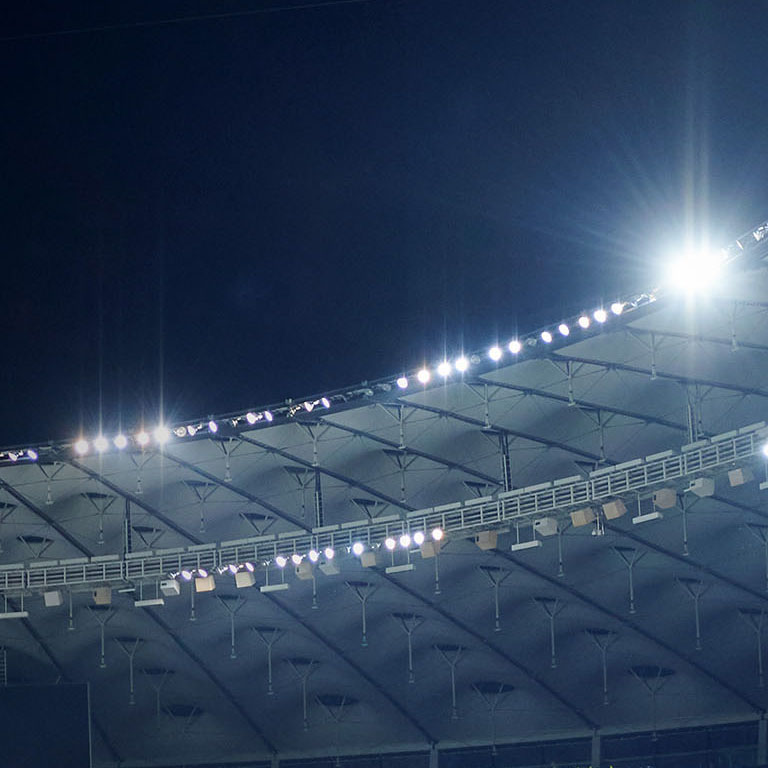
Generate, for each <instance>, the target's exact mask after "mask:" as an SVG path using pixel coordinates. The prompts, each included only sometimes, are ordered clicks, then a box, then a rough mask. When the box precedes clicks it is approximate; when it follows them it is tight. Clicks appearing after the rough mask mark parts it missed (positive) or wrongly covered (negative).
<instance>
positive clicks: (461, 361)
mask: <svg viewBox="0 0 768 768" xmlns="http://www.w3.org/2000/svg"><path fill="white" fill-rule="evenodd" d="M453 367H454V368H455V369H456V370H457V371H458V372H459V373H464V371H466V370H467V369H468V368H469V360H467V358H466V357H464V355H462V356H461V357H457V358H456V361H455V362H454V364H453Z"/></svg>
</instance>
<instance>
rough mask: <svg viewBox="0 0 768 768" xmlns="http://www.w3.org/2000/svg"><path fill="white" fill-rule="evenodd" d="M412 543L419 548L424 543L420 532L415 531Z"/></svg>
mask: <svg viewBox="0 0 768 768" xmlns="http://www.w3.org/2000/svg"><path fill="white" fill-rule="evenodd" d="M413 543H414V544H415V545H416V546H417V547H420V546H421V545H422V544H423V543H424V534H423V533H422V532H421V531H416V533H414V534H413Z"/></svg>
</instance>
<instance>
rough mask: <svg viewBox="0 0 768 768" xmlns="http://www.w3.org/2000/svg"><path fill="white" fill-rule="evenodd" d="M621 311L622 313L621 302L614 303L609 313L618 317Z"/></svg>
mask: <svg viewBox="0 0 768 768" xmlns="http://www.w3.org/2000/svg"><path fill="white" fill-rule="evenodd" d="M623 311H624V302H623V301H614V302H613V304H611V312H613V314H614V315H620V314H621V313H622V312H623Z"/></svg>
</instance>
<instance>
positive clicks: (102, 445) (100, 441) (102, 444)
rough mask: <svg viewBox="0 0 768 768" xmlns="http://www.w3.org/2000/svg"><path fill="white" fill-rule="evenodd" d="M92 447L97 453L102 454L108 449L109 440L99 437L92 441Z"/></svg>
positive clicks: (102, 436)
mask: <svg viewBox="0 0 768 768" xmlns="http://www.w3.org/2000/svg"><path fill="white" fill-rule="evenodd" d="M93 447H94V448H95V449H96V451H97V452H98V453H104V451H106V450H107V448H109V440H107V438H106V437H104V435H99V436H98V437H97V438H95V439H94V441H93Z"/></svg>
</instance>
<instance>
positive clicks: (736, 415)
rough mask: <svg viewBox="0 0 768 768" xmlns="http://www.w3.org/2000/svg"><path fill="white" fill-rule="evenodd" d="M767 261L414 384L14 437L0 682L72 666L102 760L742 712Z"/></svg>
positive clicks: (3, 488) (752, 678) (687, 721)
mask: <svg viewBox="0 0 768 768" xmlns="http://www.w3.org/2000/svg"><path fill="white" fill-rule="evenodd" d="M756 240H757V239H756ZM758 242H759V241H758ZM761 256H762V254H761V253H757V254H752V258H751V259H750V261H749V262H748V263H746V264H744V265H742V266H740V267H739V268H734V269H733V270H732V272H731V273H730V274H729V275H728V278H727V279H723V281H722V283H721V284H720V285H719V286H717V287H716V288H715V290H714V291H713V292H712V293H711V294H710V295H709V296H708V298H706V299H697V300H696V301H695V302H690V301H686V300H681V299H679V298H676V297H673V296H671V295H669V296H659V297H658V298H656V300H654V301H648V302H647V303H643V304H640V305H638V306H637V307H636V308H633V309H632V311H626V312H624V313H623V314H621V315H620V316H616V317H613V318H611V319H610V320H609V321H608V322H606V323H605V324H604V325H602V326H601V327H600V329H599V330H596V331H595V330H594V329H590V332H589V333H583V334H579V333H576V332H574V333H571V334H570V335H569V336H567V337H565V336H562V334H561V336H560V338H559V339H557V340H556V343H555V342H553V343H552V344H547V343H546V342H544V343H537V344H536V345H533V344H530V345H529V346H528V348H524V351H525V354H520V355H518V358H519V359H517V358H515V359H513V356H512V355H511V354H510V353H508V352H506V353H505V356H504V357H503V358H502V359H501V360H499V361H498V362H497V363H493V364H488V363H487V361H483V362H482V363H473V364H472V365H471V366H470V367H469V368H468V370H467V371H465V372H463V373H459V372H455V371H454V372H453V374H452V375H450V376H448V377H446V378H445V379H442V378H441V377H440V376H438V375H434V374H433V376H432V379H431V381H430V383H429V384H428V385H427V386H420V387H416V386H409V388H408V389H403V390H401V389H400V388H399V387H397V386H396V383H395V379H393V380H392V382H391V383H388V382H379V383H374V384H372V385H370V386H368V387H363V388H362V389H359V390H354V389H350V390H348V393H349V394H350V396H349V397H347V396H345V397H343V398H342V397H340V396H338V393H329V395H328V397H329V405H330V407H328V408H326V407H324V404H323V403H322V402H319V403H318V405H317V407H314V406H313V407H312V408H311V409H307V408H306V407H303V404H299V405H300V406H301V407H299V408H298V409H295V410H294V412H293V413H291V414H289V415H286V414H284V413H283V414H276V418H274V420H273V421H268V420H267V419H265V418H261V419H258V420H255V421H253V423H250V421H249V420H248V419H246V418H245V413H246V412H244V414H243V415H242V418H239V419H236V423H234V424H233V423H232V418H233V417H231V416H230V417H226V418H222V419H219V420H217V429H216V431H215V432H212V431H211V430H210V429H208V428H207V427H205V425H203V426H204V428H202V429H200V430H199V431H196V432H195V434H194V435H190V434H189V432H186V433H185V436H184V437H183V438H175V437H174V438H171V439H170V440H169V441H168V442H167V443H165V444H164V445H162V446H159V445H157V444H156V443H155V442H153V441H150V442H149V443H148V444H147V445H145V446H143V447H142V446H138V445H136V444H134V443H130V444H129V445H127V446H126V448H125V449H124V450H112V449H110V450H105V451H104V452H102V453H96V452H94V451H92V450H91V451H89V452H85V453H84V455H81V456H79V455H77V454H76V453H75V452H74V451H73V446H72V445H71V444H66V443H62V444H61V445H53V446H49V447H45V448H43V447H36V453H37V454H39V455H37V460H36V461H35V460H31V459H30V457H28V456H26V455H19V456H16V457H15V460H11V458H10V457H8V460H6V461H4V462H3V463H2V466H0V520H2V527H0V541H1V543H2V554H0V588H2V590H3V591H4V594H5V596H6V608H5V610H6V614H14V613H21V612H27V613H28V616H26V617H24V616H19V617H13V616H11V617H10V618H9V619H8V620H6V621H3V622H2V623H1V626H0V644H2V645H3V646H4V647H5V648H6V649H7V654H8V677H9V680H10V681H11V682H42V681H47V682H53V681H55V680H56V679H59V678H61V679H66V680H72V681H85V680H87V681H89V682H90V683H91V686H92V694H91V695H92V701H93V707H94V710H93V711H94V719H95V726H96V764H97V765H111V764H114V763H115V762H116V761H118V760H122V761H123V762H122V763H121V764H122V765H127V766H131V765H136V766H138V765H156V766H162V765H172V764H178V763H180V762H182V761H185V762H186V764H188V765H192V764H195V763H205V762H211V761H213V760H216V759H221V758H222V756H226V758H227V759H229V760H235V759H239V760H257V759H264V760H267V759H269V758H270V757H271V756H272V755H273V754H278V755H279V756H281V757H301V756H308V755H322V754H331V755H335V754H341V755H348V754H369V753H379V752H387V751H400V750H424V749H427V748H428V747H429V746H430V745H432V744H436V745H437V746H438V748H441V747H442V748H449V747H457V746H462V745H468V744H484V743H485V744H488V743H490V742H491V740H492V738H495V739H496V740H497V741H498V742H499V743H501V742H515V741H525V740H531V739H541V738H555V737H560V736H565V735H579V736H587V735H590V734H591V733H593V732H594V730H595V729H599V731H600V732H601V733H616V732H623V731H630V730H637V729H650V728H653V727H654V726H656V727H678V726H683V725H696V724H706V723H714V722H729V721H737V720H746V719H755V718H757V717H758V716H759V714H760V713H761V712H762V711H763V710H764V708H765V706H766V703H768V699H767V698H766V695H765V690H764V688H763V687H762V684H763V680H762V676H761V674H760V670H761V669H762V662H761V661H759V659H758V651H757V647H758V644H757V636H758V635H759V630H760V627H761V626H762V623H763V619H764V617H765V612H766V610H767V609H768V592H767V591H766V587H767V586H768V583H767V580H766V572H767V570H766V569H767V567H768V560H767V559H766V558H767V557H768V546H767V545H766V541H768V507H767V506H766V494H768V491H764V490H761V483H762V482H763V481H764V480H765V479H766V474H765V472H766V470H765V457H764V456H763V454H762V447H763V445H764V443H765V442H766V434H767V433H766V428H765V424H764V421H765V420H766V416H767V415H768V384H767V383H766V382H768V270H766V268H765V266H764V264H763V262H762V261H761V260H760V257H761ZM557 328H558V325H557V324H555V325H554V326H553V328H552V329H551V330H552V332H553V334H556V333H557ZM536 335H538V333H537V334H536ZM532 338H533V337H532ZM414 375H415V374H414ZM384 383H388V386H387V387H384V386H383V384H384ZM355 392H356V393H357V394H356V395H355V396H352V394H353V393H355ZM316 399H317V400H318V401H320V399H321V398H320V397H318V398H316ZM308 402H314V401H308ZM286 407H288V408H290V407H291V406H290V405H289V406H286ZM264 410H265V409H262V411H260V413H263V411H264ZM185 427H186V425H185ZM8 453H9V451H6V452H5V455H6V456H8ZM659 491H667V493H660V494H658V495H657V496H656V501H655V503H654V493H656V492H659ZM637 518H641V519H640V520H639V521H638V520H637ZM434 528H439V529H440V530H441V531H442V532H443V533H444V537H443V539H442V540H441V541H440V542H439V544H434V543H433V539H432V530H433V529H434ZM404 533H407V534H408V535H409V536H410V537H411V543H410V546H408V547H406V548H404V547H403V546H401V544H400V542H399V538H400V536H401V535H402V534H404ZM417 533H423V534H424V535H425V542H424V543H423V544H422V545H421V546H419V545H418V544H417V543H415V542H413V540H412V539H413V537H414V535H415V534H417ZM387 538H392V539H393V540H394V541H393V542H391V544H394V547H393V548H392V549H391V550H390V549H389V548H388V547H387V546H386V545H385V541H386V539H387ZM356 542H359V543H361V544H362V545H363V553H362V556H355V555H354V554H353V553H352V552H350V551H348V550H349V549H350V548H351V547H352V545H353V544H355V543H356ZM328 547H331V548H333V551H334V557H333V559H332V560H329V558H328V557H327V555H326V554H325V552H324V550H325V549H326V548H328ZM310 550H314V551H315V552H317V553H318V562H317V563H316V564H315V563H313V562H311V561H310V559H309V556H308V555H309V551H310ZM291 555H296V556H297V560H299V562H300V565H299V566H298V569H299V572H298V573H297V568H296V566H295V565H294V563H292V562H291V561H290V559H289V558H290V557H291ZM435 555H436V556H435ZM278 556H280V557H284V558H286V559H288V562H287V564H286V565H285V567H284V568H280V567H279V566H278V564H277V562H276V558H277V557H278ZM246 563H249V564H250V565H253V572H252V578H251V579H248V578H245V579H244V580H243V581H242V583H243V584H245V585H246V586H243V587H242V588H237V586H236V582H235V573H231V572H230V569H229V568H228V566H230V565H232V566H233V568H232V571H237V574H238V575H240V574H251V570H250V569H249V568H246V565H245V564H246ZM393 566H394V567H393ZM411 566H412V567H411ZM238 567H240V570H239V571H238ZM183 571H188V572H189V574H188V575H189V576H190V577H191V580H190V581H187V580H186V579H185V578H184V576H182V575H181V574H182V572H183ZM201 571H202V572H205V574H206V575H207V576H208V577H209V578H208V580H207V582H206V583H205V584H202V583H200V579H201V578H202V576H203V573H202V572H201ZM211 576H212V577H213V579H212V580H211V579H210V577H211ZM172 578H173V579H174V580H175V581H176V583H178V584H179V591H180V594H179V595H172V594H167V593H166V594H163V592H162V591H160V582H161V581H166V580H169V579H172ZM249 581H253V585H252V586H247V584H248V582H249ZM195 585H197V586H199V587H210V586H215V589H213V590H211V591H195V589H194V586H195ZM266 585H269V586H270V587H271V589H268V590H262V589H261V587H263V586H266ZM283 585H285V586H283ZM97 587H110V588H111V594H109V592H106V593H102V594H108V596H109V598H110V599H111V603H109V604H108V605H95V603H94V596H93V590H94V589H95V588H97ZM55 591H58V592H59V593H60V597H61V604H60V605H52V606H50V607H46V606H45V604H44V599H43V593H45V592H55ZM160 598H162V599H164V604H162V605H161V604H159V603H158V604H154V605H151V604H150V605H148V606H147V607H137V606H136V605H135V601H157V600H159V599H160ZM50 601H51V602H57V600H56V599H54V598H50ZM102 637H103V638H104V646H103V647H104V652H103V655H102ZM603 660H605V667H603ZM131 665H132V666H133V669H134V675H133V680H134V684H133V690H130V683H129V680H130V675H129V670H130V667H131ZM452 672H453V673H454V677H455V688H452V685H451V679H452ZM604 672H605V678H604V675H603V673H604ZM604 681H605V685H604ZM652 691H657V693H656V694H655V707H652V699H653V698H654V697H652V695H651V692H652ZM491 712H494V713H495V714H493V716H492V717H491V714H490V713H491ZM491 720H493V726H492V724H491ZM654 721H655V722H654ZM494 733H495V736H494V735H493V734H494Z"/></svg>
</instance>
